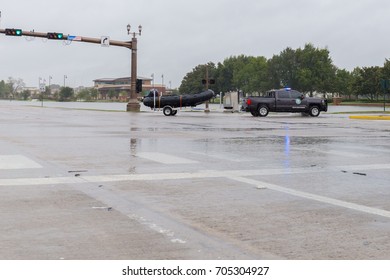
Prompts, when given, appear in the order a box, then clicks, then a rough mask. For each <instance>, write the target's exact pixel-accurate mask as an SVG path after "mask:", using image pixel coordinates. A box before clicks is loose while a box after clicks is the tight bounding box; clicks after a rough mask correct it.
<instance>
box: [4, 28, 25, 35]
mask: <svg viewBox="0 0 390 280" xmlns="http://www.w3.org/2000/svg"><path fill="white" fill-rule="evenodd" d="M5 35H8V36H22V29H15V28H6V29H5Z"/></svg>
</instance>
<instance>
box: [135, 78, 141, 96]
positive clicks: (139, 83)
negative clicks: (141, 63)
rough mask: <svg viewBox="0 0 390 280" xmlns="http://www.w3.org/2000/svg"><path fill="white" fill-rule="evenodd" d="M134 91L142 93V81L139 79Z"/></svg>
mask: <svg viewBox="0 0 390 280" xmlns="http://www.w3.org/2000/svg"><path fill="white" fill-rule="evenodd" d="M135 89H136V91H137V93H140V92H142V80H141V79H137V83H136V85H135Z"/></svg>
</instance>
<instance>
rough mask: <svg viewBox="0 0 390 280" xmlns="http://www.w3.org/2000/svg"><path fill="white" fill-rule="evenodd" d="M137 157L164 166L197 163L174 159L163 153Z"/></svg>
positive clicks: (142, 154)
mask: <svg viewBox="0 0 390 280" xmlns="http://www.w3.org/2000/svg"><path fill="white" fill-rule="evenodd" d="M137 157H140V158H144V159H148V160H152V161H156V162H159V163H164V164H191V163H198V162H197V161H194V160H190V159H186V158H181V157H176V156H172V155H169V154H164V153H147V152H145V153H138V154H137Z"/></svg>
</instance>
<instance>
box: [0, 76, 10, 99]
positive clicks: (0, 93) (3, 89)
mask: <svg viewBox="0 0 390 280" xmlns="http://www.w3.org/2000/svg"><path fill="white" fill-rule="evenodd" d="M7 97H8V92H7V86H6V84H5V82H4V80H1V81H0V98H2V99H5V98H7Z"/></svg>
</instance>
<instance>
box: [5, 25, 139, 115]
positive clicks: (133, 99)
mask: <svg viewBox="0 0 390 280" xmlns="http://www.w3.org/2000/svg"><path fill="white" fill-rule="evenodd" d="M0 33H3V34H6V29H0ZM48 34H51V33H43V32H35V31H22V34H21V35H18V36H29V37H38V38H46V39H48ZM60 34H62V33H60ZM135 35H136V33H133V38H132V40H131V41H130V42H125V41H116V40H110V46H117V47H124V48H127V49H130V50H131V85H130V99H129V101H128V103H127V108H126V110H127V111H131V112H139V111H140V104H139V102H138V99H137V89H136V85H137V38H136V36H135ZM56 40H65V41H71V42H82V43H91V44H99V45H100V44H102V39H101V38H91V37H82V36H71V35H65V34H64V35H63V36H62V38H56Z"/></svg>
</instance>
